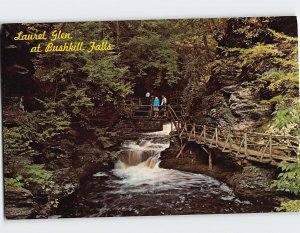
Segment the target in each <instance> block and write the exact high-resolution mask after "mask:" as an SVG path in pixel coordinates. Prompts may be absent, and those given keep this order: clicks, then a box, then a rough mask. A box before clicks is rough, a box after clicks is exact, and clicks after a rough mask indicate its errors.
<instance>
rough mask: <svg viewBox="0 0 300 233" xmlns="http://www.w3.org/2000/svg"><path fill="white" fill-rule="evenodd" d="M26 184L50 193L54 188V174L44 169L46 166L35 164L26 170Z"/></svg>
mask: <svg viewBox="0 0 300 233" xmlns="http://www.w3.org/2000/svg"><path fill="white" fill-rule="evenodd" d="M23 172H24V178H25V179H24V182H26V184H27V185H28V186H30V185H37V186H39V187H41V188H42V189H43V190H45V191H46V192H50V191H51V190H52V189H53V188H54V183H53V181H52V172H51V171H48V170H46V169H44V165H40V164H33V165H29V166H27V167H26V168H25V169H24V170H23Z"/></svg>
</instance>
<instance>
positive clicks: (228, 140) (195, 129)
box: [168, 106, 300, 168]
mask: <svg viewBox="0 0 300 233" xmlns="http://www.w3.org/2000/svg"><path fill="white" fill-rule="evenodd" d="M177 112H178V111H177ZM177 112H176V111H175V110H174V109H173V108H172V107H171V106H168V117H169V119H170V120H171V124H172V126H174V127H172V128H174V131H175V132H176V133H177V135H178V137H179V138H180V139H181V140H184V141H185V144H183V146H182V148H181V150H180V152H179V154H178V155H177V157H179V156H180V155H181V153H182V151H183V150H184V147H185V145H186V142H187V141H194V142H196V143H197V144H200V145H203V146H204V148H205V147H208V148H218V149H220V150H221V151H222V152H227V153H231V154H233V155H235V157H236V158H237V159H240V161H243V160H246V161H254V162H259V163H267V164H272V165H275V166H278V165H279V164H280V163H281V162H299V161H300V160H299V159H300V155H299V152H300V146H299V139H298V138H296V137H292V136H284V135H272V134H265V133H258V132H250V131H243V130H233V129H229V128H220V127H215V126H208V125H197V124H191V123H187V122H186V121H185V119H184V113H183V111H181V112H180V113H181V114H180V115H178V114H177ZM208 154H209V166H210V168H212V158H211V156H212V155H211V153H210V152H208Z"/></svg>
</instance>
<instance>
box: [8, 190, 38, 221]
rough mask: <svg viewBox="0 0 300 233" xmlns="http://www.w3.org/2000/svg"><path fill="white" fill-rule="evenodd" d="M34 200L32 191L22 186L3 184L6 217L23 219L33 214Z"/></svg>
mask: <svg viewBox="0 0 300 233" xmlns="http://www.w3.org/2000/svg"><path fill="white" fill-rule="evenodd" d="M34 207H35V202H34V200H33V195H32V193H31V192H30V191H29V190H27V189H24V188H17V187H13V186H5V216H6V218H8V219H24V218H30V217H32V216H33V215H34V210H35V208H34Z"/></svg>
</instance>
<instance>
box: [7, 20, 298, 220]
mask: <svg viewBox="0 0 300 233" xmlns="http://www.w3.org/2000/svg"><path fill="white" fill-rule="evenodd" d="M1 30H2V33H1V46H2V47H1V72H2V74H1V86H2V90H1V93H2V119H3V121H2V124H3V132H2V134H3V148H4V150H3V159H4V183H5V189H4V197H5V216H6V218H7V219H27V218H30V219H32V218H80V217H115V216H153V215H189V214H221V213H222V214H224V213H228V214H230V213H263V212H291V211H300V196H299V195H300V160H299V159H300V148H299V141H300V138H299V137H300V127H299V126H300V120H299V119H300V102H299V77H298V33H297V19H296V17H294V16H291V17H289V16H287V17H249V18H226V19H223V18H212V19H176V20H134V21H106V22H80V23H79V22H77V23H22V24H4V25H2V27H1Z"/></svg>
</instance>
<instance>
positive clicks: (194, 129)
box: [193, 123, 196, 140]
mask: <svg viewBox="0 0 300 233" xmlns="http://www.w3.org/2000/svg"><path fill="white" fill-rule="evenodd" d="M193 132H194V135H193V136H194V139H195V140H196V124H195V123H194V124H193Z"/></svg>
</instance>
